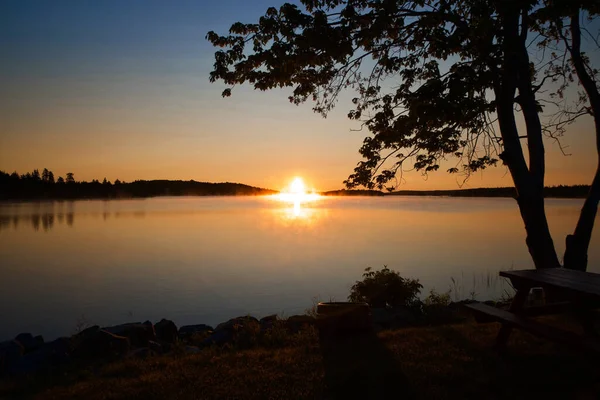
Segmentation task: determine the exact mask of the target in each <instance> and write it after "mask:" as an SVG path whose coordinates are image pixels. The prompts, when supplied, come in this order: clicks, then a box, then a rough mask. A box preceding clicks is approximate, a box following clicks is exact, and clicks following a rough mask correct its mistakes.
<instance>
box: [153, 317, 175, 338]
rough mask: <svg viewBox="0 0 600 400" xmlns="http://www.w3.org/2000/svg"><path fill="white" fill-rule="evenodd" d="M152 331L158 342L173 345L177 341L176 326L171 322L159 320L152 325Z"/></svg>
mask: <svg viewBox="0 0 600 400" xmlns="http://www.w3.org/2000/svg"><path fill="white" fill-rule="evenodd" d="M154 331H155V332H156V337H157V338H158V340H160V341H163V342H167V343H175V342H176V341H177V338H178V335H177V325H175V323H174V322H173V321H170V320H168V319H164V318H163V319H161V320H160V322H157V323H156V324H155V325H154Z"/></svg>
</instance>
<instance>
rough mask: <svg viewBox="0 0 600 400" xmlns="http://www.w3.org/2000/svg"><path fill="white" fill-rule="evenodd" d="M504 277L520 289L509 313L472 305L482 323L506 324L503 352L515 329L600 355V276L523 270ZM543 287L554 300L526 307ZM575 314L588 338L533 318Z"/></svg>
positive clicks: (502, 334)
mask: <svg viewBox="0 0 600 400" xmlns="http://www.w3.org/2000/svg"><path fill="white" fill-rule="evenodd" d="M500 276H502V277H505V278H508V279H510V281H511V283H512V285H513V287H514V288H515V290H516V294H515V297H514V298H513V301H512V303H511V305H510V307H509V309H508V310H502V309H499V308H497V307H493V306H488V305H486V304H482V303H474V304H468V305H466V307H467V308H468V309H469V310H471V311H472V312H473V313H474V316H475V319H476V320H477V321H478V322H490V321H497V322H500V323H501V324H502V327H501V328H500V331H499V332H498V337H497V339H496V345H497V346H498V348H499V349H503V348H504V347H505V346H506V343H507V341H508V339H509V337H510V334H511V332H512V329H513V328H519V329H522V330H525V331H528V332H530V333H532V334H534V335H537V336H543V337H546V338H548V339H551V340H554V341H557V342H561V343H563V344H565V345H568V346H571V347H576V348H579V349H584V350H593V351H596V352H600V340H599V338H598V334H597V332H596V331H595V330H594V323H593V318H594V310H595V309H596V308H598V307H599V306H600V274H595V273H591V272H581V271H574V270H568V269H564V268H548V269H536V270H521V271H501V272H500ZM532 288H542V289H544V292H545V294H546V298H547V299H549V300H551V301H550V302H549V303H548V304H546V305H544V306H537V307H526V302H527V298H528V295H529V291H530V290H531V289H532ZM565 312H568V313H572V314H573V315H575V316H576V317H577V319H578V320H579V322H580V323H581V324H582V327H583V328H584V335H579V334H576V333H574V332H570V331H566V330H563V329H560V328H557V327H554V326H550V325H548V324H545V323H543V322H541V321H537V320H534V319H532V318H531V317H532V316H537V315H544V314H556V313H565Z"/></svg>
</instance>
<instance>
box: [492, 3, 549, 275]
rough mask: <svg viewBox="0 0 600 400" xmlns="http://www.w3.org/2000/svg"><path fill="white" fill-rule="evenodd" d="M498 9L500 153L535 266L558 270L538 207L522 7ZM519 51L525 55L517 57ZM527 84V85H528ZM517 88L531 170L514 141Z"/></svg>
mask: <svg viewBox="0 0 600 400" xmlns="http://www.w3.org/2000/svg"><path fill="white" fill-rule="evenodd" d="M506 5H507V6H506V8H504V9H503V10H502V11H503V12H502V25H503V30H504V38H503V39H504V40H503V52H504V62H503V64H502V71H501V80H500V82H499V84H498V85H496V87H495V89H494V91H495V93H496V110H497V113H498V124H499V125H500V132H501V135H502V139H503V143H504V152H503V154H502V155H501V158H502V160H503V162H504V163H505V164H506V165H507V166H508V169H509V171H510V174H511V177H512V178H513V182H514V184H515V188H516V190H517V204H518V205H519V211H520V213H521V217H522V219H523V222H524V223H525V231H526V234H527V238H526V243H527V248H528V250H529V254H531V258H532V259H533V263H534V265H535V267H536V268H552V267H559V266H560V263H559V261H558V256H557V254H556V250H555V248H554V242H553V240H552V236H551V235H550V229H549V227H548V221H547V219H546V213H545V209H544V193H543V189H544V162H545V160H544V147H543V142H542V139H541V135H542V133H541V124H540V122H539V116H538V115H537V109H536V106H535V96H534V95H533V90H532V88H531V82H530V79H531V77H530V74H529V63H528V60H527V57H525V58H524V55H523V54H525V56H526V54H527V49H526V47H525V39H526V37H527V27H526V24H525V22H524V21H525V18H526V16H525V15H524V16H523V18H524V19H523V24H522V27H523V28H522V31H521V32H519V17H520V15H521V13H522V5H521V4H520V2H518V1H514V2H509V3H506ZM523 52H525V53H523ZM528 81H529V83H528ZM517 87H518V88H519V94H520V95H521V98H522V101H523V102H524V103H523V105H522V108H523V112H524V116H525V120H526V125H527V135H528V149H529V156H530V163H531V168H528V167H527V163H526V162H525V157H524V155H523V148H522V146H521V142H520V139H519V133H518V130H517V124H516V121H515V115H514V103H515V93H516V89H517Z"/></svg>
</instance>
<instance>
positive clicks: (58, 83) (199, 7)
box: [0, 0, 597, 190]
mask: <svg viewBox="0 0 600 400" xmlns="http://www.w3.org/2000/svg"><path fill="white" fill-rule="evenodd" d="M280 3H282V1H280V0H266V1H265V0H251V1H249V0H220V1H202V0H196V1H188V0H170V1H164V0H160V1H159V0H102V1H98V0H52V1H47V0H3V1H1V2H0V60H1V61H0V170H4V171H8V172H12V171H15V170H16V171H18V172H19V173H25V172H27V171H31V170H33V169H35V168H38V169H42V168H48V169H50V170H52V171H53V172H54V174H55V175H56V176H64V175H65V174H66V173H67V172H74V173H75V178H76V179H77V180H91V179H100V180H102V179H103V178H105V177H106V178H107V179H109V180H111V181H114V180H115V179H120V180H122V181H132V180H135V179H183V180H189V179H194V180H197V181H209V182H224V181H229V182H241V183H245V184H249V185H253V186H259V187H267V188H272V189H281V188H283V187H285V186H286V185H288V184H289V183H290V182H291V181H292V180H293V179H294V177H296V176H300V177H302V178H303V179H304V180H305V182H306V183H307V185H308V186H309V187H311V188H314V189H316V190H332V189H340V188H342V187H343V184H342V182H343V180H344V179H346V178H347V177H348V175H349V174H351V173H352V172H353V169H354V167H355V165H356V163H357V162H358V161H360V160H361V156H360V155H359V153H358V149H359V148H360V146H361V143H362V140H363V139H364V137H365V135H366V133H365V132H364V131H363V132H357V131H355V130H353V129H356V128H357V126H356V123H355V122H352V121H350V120H348V119H347V117H346V115H347V112H348V111H349V109H350V108H351V105H350V104H349V102H348V101H347V100H348V99H349V98H350V96H351V93H349V94H347V95H346V96H344V97H343V98H342V101H341V102H340V104H339V105H338V107H337V108H336V109H335V110H334V111H333V112H332V113H331V114H330V115H329V116H328V118H326V119H323V118H322V117H320V116H319V115H317V114H314V113H313V112H312V110H311V106H310V104H304V105H301V106H295V105H292V104H290V103H289V102H288V100H287V96H288V95H289V91H285V90H276V91H270V92H259V91H254V90H252V88H250V87H239V88H235V90H234V92H233V96H232V97H229V98H222V97H221V92H222V90H223V89H224V86H223V85H221V84H211V83H210V82H209V73H210V71H211V69H212V64H213V62H214V58H213V55H214V52H215V49H214V48H213V47H212V46H211V45H210V43H209V42H208V41H206V40H205V36H206V33H207V32H208V31H210V30H214V31H216V32H217V33H225V32H227V30H228V28H229V26H230V25H231V24H232V23H234V22H236V21H241V22H255V21H257V20H258V18H259V17H260V16H261V15H263V14H264V11H265V10H266V9H267V8H268V7H269V6H274V5H275V6H278V5H279V4H280ZM592 132H593V121H592V119H591V117H585V118H583V119H582V120H580V121H578V122H577V123H575V124H573V125H571V126H570V128H569V131H568V134H567V135H566V137H565V138H563V145H566V146H568V147H567V152H568V153H570V154H572V155H571V156H568V157H565V156H563V155H562V153H561V151H560V149H559V147H558V146H557V145H556V144H555V143H552V142H548V143H547V146H546V153H547V157H548V166H547V178H546V183H547V184H548V185H558V184H586V183H589V182H590V181H591V179H592V177H593V173H594V170H595V167H596V163H597V159H596V154H595V151H594V146H595V144H594V138H593V133H592ZM442 169H443V168H442ZM442 169H441V170H440V172H436V173H433V174H429V176H427V177H423V176H422V175H421V174H420V173H418V172H409V173H405V174H404V180H403V181H402V185H401V187H400V188H401V189H419V190H428V189H431V190H433V189H456V188H458V187H459V183H458V182H457V177H456V176H454V175H448V174H446V173H445V172H443V171H442ZM458 181H459V182H461V180H460V179H459V180H458ZM511 185H512V181H511V179H510V176H509V175H508V173H507V170H506V168H504V167H498V168H494V169H488V170H485V171H484V172H483V173H477V174H475V175H473V176H472V177H471V178H470V180H469V181H468V182H467V184H466V185H465V186H464V187H489V186H511Z"/></svg>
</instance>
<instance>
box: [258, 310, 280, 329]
mask: <svg viewBox="0 0 600 400" xmlns="http://www.w3.org/2000/svg"><path fill="white" fill-rule="evenodd" d="M277 321H279V317H277V314H273V315H267V316H266V317H262V318H261V319H260V321H259V323H260V329H261V330H265V329H270V328H272V327H273V325H275V324H276V323H277Z"/></svg>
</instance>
